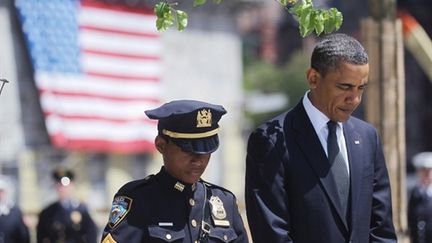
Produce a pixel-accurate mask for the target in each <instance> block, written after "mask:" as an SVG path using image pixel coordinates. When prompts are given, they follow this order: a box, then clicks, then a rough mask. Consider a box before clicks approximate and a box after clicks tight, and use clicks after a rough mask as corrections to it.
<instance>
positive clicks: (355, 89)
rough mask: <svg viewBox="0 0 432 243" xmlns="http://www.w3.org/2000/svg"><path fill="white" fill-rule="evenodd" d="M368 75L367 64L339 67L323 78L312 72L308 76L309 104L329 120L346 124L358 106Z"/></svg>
mask: <svg viewBox="0 0 432 243" xmlns="http://www.w3.org/2000/svg"><path fill="white" fill-rule="evenodd" d="M368 75H369V64H364V65H354V64H349V63H341V64H340V66H339V68H338V69H337V70H332V71H329V72H328V73H327V74H326V75H325V76H323V75H321V74H320V73H319V72H317V71H316V70H315V69H313V68H311V69H309V70H308V72H307V79H308V83H309V87H310V90H311V92H310V97H309V98H310V99H311V101H312V104H313V105H314V106H315V107H316V108H318V109H319V110H320V111H321V112H322V113H324V114H325V115H326V116H327V117H328V118H330V120H333V121H338V122H345V121H346V120H348V118H349V117H350V116H351V114H352V113H353V112H354V110H355V109H356V108H357V106H358V105H359V104H360V102H361V98H362V95H363V92H364V90H365V88H366V84H367V80H368Z"/></svg>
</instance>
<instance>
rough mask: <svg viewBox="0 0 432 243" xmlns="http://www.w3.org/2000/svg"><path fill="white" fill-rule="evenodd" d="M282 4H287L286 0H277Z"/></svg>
mask: <svg viewBox="0 0 432 243" xmlns="http://www.w3.org/2000/svg"><path fill="white" fill-rule="evenodd" d="M277 1H278V2H279V3H280V4H281V5H282V6H286V5H288V0H277Z"/></svg>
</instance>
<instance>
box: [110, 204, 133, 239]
mask: <svg viewBox="0 0 432 243" xmlns="http://www.w3.org/2000/svg"><path fill="white" fill-rule="evenodd" d="M132 201H133V200H132V199H131V198H129V197H125V196H116V197H115V198H114V200H113V203H112V206H111V212H110V215H109V220H108V226H109V227H110V228H111V229H112V228H114V227H116V226H117V225H118V224H119V223H120V222H121V221H122V220H123V219H124V218H125V217H126V214H127V213H128V212H129V210H130V208H131V206H132ZM107 237H108V236H107ZM105 238H106V237H105ZM108 242H110V241H108ZM114 242H115V241H114Z"/></svg>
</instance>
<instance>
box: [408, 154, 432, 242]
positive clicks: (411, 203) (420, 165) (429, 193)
mask: <svg viewBox="0 0 432 243" xmlns="http://www.w3.org/2000/svg"><path fill="white" fill-rule="evenodd" d="M412 161H413V164H414V166H415V168H416V170H417V178H418V182H417V184H416V185H415V186H414V188H413V189H412V191H411V194H410V197H409V200H408V228H409V231H410V237H411V243H427V242H432V152H421V153H418V154H416V155H415V156H414V157H413V159H412Z"/></svg>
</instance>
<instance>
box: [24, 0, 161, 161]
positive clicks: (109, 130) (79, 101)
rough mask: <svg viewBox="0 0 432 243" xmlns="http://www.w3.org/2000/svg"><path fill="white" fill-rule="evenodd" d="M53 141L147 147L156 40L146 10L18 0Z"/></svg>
mask: <svg viewBox="0 0 432 243" xmlns="http://www.w3.org/2000/svg"><path fill="white" fill-rule="evenodd" d="M15 5H16V8H17V10H18V13H19V16H20V20H21V26H22V30H23V33H24V35H25V39H26V43H27V47H28V50H29V52H30V56H31V59H32V63H33V68H34V79H35V82H36V86H37V88H38V90H39V95H40V103H41V106H42V110H43V112H44V117H45V123H46V127H47V131H48V134H49V136H50V138H51V141H52V144H53V145H54V146H56V147H58V148H64V149H68V150H81V151H99V152H119V153H138V152H145V151H153V149H154V146H153V140H154V137H155V135H156V132H157V130H156V124H155V122H154V121H152V120H149V119H148V118H147V117H146V116H145V114H144V110H146V109H149V108H154V107H155V106H158V105H159V103H160V100H161V87H160V77H161V65H160V62H161V60H160V56H161V49H162V48H161V43H160V38H159V34H158V32H157V30H156V27H155V18H156V17H155V16H154V14H153V12H152V11H151V10H149V9H147V10H142V9H140V10H137V9H131V8H128V7H126V6H120V5H113V4H108V3H102V2H97V1H94V0H93V1H90V0H85V1H78V0H16V1H15Z"/></svg>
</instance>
